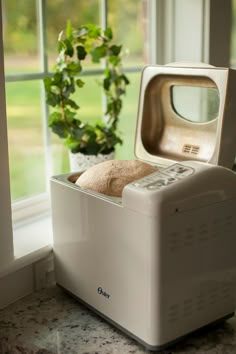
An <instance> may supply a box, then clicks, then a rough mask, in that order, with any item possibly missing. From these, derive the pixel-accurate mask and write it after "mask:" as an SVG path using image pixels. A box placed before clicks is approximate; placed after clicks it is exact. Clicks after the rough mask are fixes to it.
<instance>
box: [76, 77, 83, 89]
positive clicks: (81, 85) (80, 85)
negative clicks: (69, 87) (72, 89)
mask: <svg viewBox="0 0 236 354" xmlns="http://www.w3.org/2000/svg"><path fill="white" fill-rule="evenodd" d="M75 82H76V85H77V86H78V87H83V86H84V84H85V82H84V81H82V80H81V79H77V80H76V81H75Z"/></svg>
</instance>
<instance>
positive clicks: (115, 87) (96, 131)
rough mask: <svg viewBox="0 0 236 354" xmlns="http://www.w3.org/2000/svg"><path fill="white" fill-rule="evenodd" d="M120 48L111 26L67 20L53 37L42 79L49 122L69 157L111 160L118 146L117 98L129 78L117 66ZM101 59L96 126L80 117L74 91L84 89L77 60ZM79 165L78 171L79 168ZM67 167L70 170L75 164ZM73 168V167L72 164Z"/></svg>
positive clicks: (120, 65) (118, 113) (118, 107)
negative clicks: (101, 103) (100, 112)
mask: <svg viewBox="0 0 236 354" xmlns="http://www.w3.org/2000/svg"><path fill="white" fill-rule="evenodd" d="M121 49H122V46H121V45H116V44H114V43H113V33H112V30H111V28H106V29H105V30H103V29H101V28H100V27H98V26H96V25H93V24H87V25H82V26H80V27H79V28H78V29H76V28H73V27H72V26H71V24H70V22H68V23H67V27H66V31H62V32H61V33H60V34H59V37H58V53H59V54H58V58H57V61H56V64H55V68H54V72H53V75H52V76H47V77H45V79H44V87H45V91H46V100H47V103H48V105H49V106H51V107H53V110H52V112H51V113H50V115H49V120H48V125H49V127H50V128H51V129H52V131H53V132H54V133H55V134H57V135H58V136H59V137H60V138H62V139H63V140H64V143H65V145H66V146H67V147H68V148H69V150H70V155H71V157H72V159H73V158H74V160H75V157H76V156H77V155H78V154H79V156H80V157H81V156H84V157H85V159H86V157H88V158H87V159H86V160H87V161H88V166H89V165H91V164H92V163H94V162H93V160H94V158H93V156H95V157H96V158H97V157H98V158H100V160H101V158H102V156H104V157H105V159H106V158H110V154H111V153H114V151H115V147H116V145H117V144H122V139H121V136H120V134H119V132H118V130H117V128H118V122H119V115H120V112H121V109H122V96H123V95H124V94H125V92H126V86H127V85H128V84H129V80H128V78H127V77H126V75H125V74H124V71H123V68H122V53H121ZM85 59H91V61H92V62H93V63H99V62H100V61H101V60H104V62H105V64H104V70H103V78H102V80H101V82H100V84H101V87H102V89H103V92H104V94H105V95H106V103H105V109H104V116H103V117H101V120H100V121H98V122H97V123H96V124H90V123H89V122H85V121H83V119H82V118H81V117H80V115H79V106H78V104H77V103H76V102H75V100H74V99H73V94H74V93H75V92H76V90H81V89H83V86H84V85H85V79H84V77H83V76H82V63H83V61H84V60H85ZM84 167H86V166H83V167H82V169H84ZM72 169H75V167H74V168H73V167H72ZM76 169H77V170H78V168H76Z"/></svg>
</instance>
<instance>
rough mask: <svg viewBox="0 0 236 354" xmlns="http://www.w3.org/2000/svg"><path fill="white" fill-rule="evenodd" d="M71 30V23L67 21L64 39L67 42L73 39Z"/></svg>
mask: <svg viewBox="0 0 236 354" xmlns="http://www.w3.org/2000/svg"><path fill="white" fill-rule="evenodd" d="M72 33H73V28H72V26H71V21H70V20H67V24H66V37H67V38H68V39H69V40H72V39H73V35H72Z"/></svg>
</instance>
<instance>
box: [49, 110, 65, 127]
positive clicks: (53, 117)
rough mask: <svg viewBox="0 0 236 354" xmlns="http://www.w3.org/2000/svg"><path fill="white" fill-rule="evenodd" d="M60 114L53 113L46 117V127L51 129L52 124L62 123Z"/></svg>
mask: <svg viewBox="0 0 236 354" xmlns="http://www.w3.org/2000/svg"><path fill="white" fill-rule="evenodd" d="M62 120H63V118H62V114H61V113H60V112H53V113H51V114H50V116H49V117H48V126H49V127H52V126H53V124H55V123H57V122H59V121H62Z"/></svg>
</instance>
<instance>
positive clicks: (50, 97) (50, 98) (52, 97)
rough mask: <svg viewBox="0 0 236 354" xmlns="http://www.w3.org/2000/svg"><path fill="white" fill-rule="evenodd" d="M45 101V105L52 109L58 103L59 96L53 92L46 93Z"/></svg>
mask: <svg viewBox="0 0 236 354" xmlns="http://www.w3.org/2000/svg"><path fill="white" fill-rule="evenodd" d="M46 101H47V104H49V105H50V106H52V107H55V106H56V105H57V104H58V103H60V101H61V96H60V95H58V94H56V93H54V92H48V94H47V100H46Z"/></svg>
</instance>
